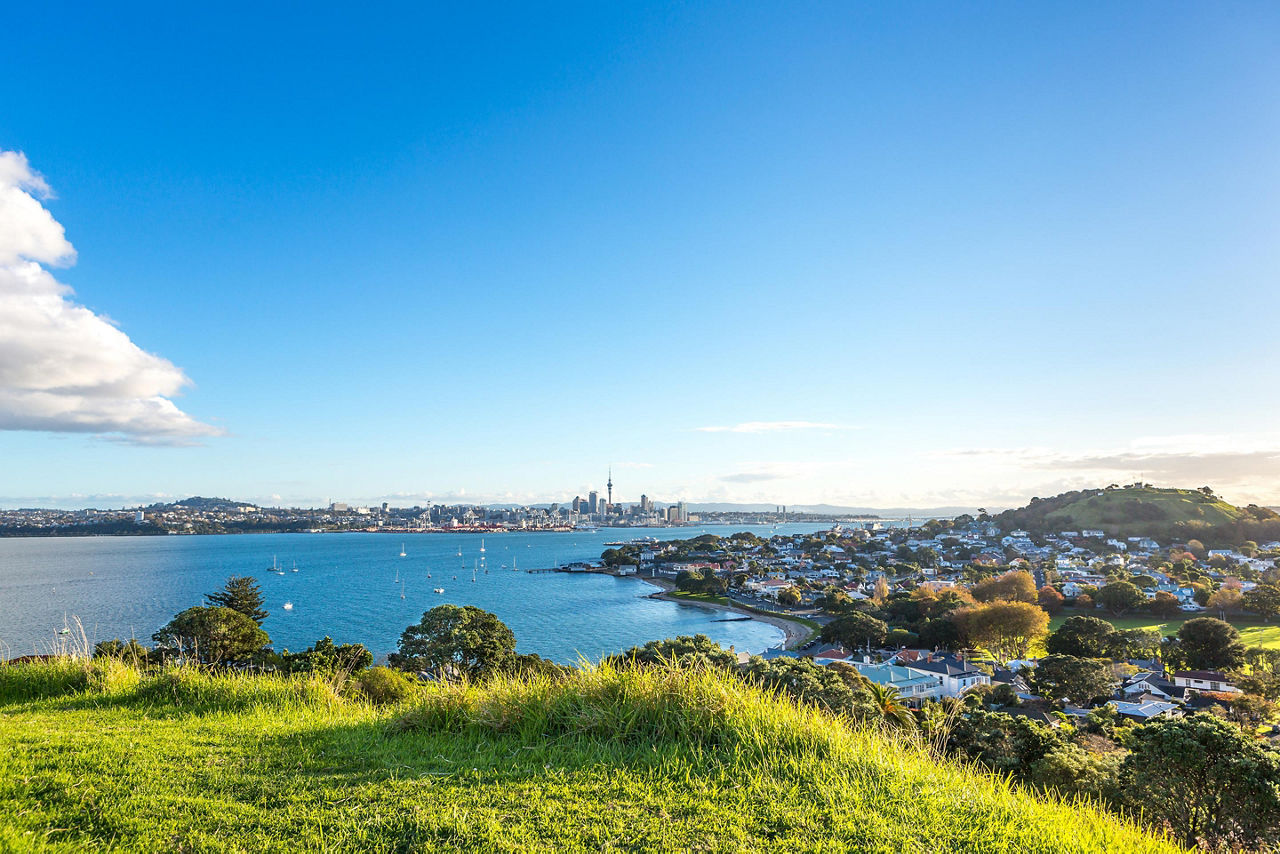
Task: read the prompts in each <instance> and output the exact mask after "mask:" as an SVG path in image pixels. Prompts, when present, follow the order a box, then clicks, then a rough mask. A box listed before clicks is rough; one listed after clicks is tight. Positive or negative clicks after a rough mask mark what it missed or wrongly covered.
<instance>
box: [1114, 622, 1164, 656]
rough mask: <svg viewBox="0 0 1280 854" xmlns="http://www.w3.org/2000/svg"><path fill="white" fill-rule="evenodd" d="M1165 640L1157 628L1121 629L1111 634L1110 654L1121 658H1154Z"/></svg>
mask: <svg viewBox="0 0 1280 854" xmlns="http://www.w3.org/2000/svg"><path fill="white" fill-rule="evenodd" d="M1163 640H1164V638H1163V637H1162V636H1161V634H1160V632H1159V630H1157V629H1121V630H1120V631H1118V632H1116V633H1115V634H1114V635H1112V636H1111V652H1110V656H1111V657H1112V658H1115V659H1120V660H1124V659H1128V658H1154V657H1155V656H1156V655H1157V654H1158V653H1159V652H1160V643H1161V641H1163Z"/></svg>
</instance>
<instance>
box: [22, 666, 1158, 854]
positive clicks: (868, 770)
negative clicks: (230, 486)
mask: <svg viewBox="0 0 1280 854" xmlns="http://www.w3.org/2000/svg"><path fill="white" fill-rule="evenodd" d="M126 670H127V668H111V669H105V670H103V671H101V672H99V671H97V670H94V671H86V670H85V668H84V666H83V665H77V664H75V663H67V664H61V665H31V666H16V667H9V668H4V667H0V744H3V745H4V746H5V749H4V750H3V751H0V851H8V850H15V851H26V850H48V851H95V850H123V851H158V850H170V851H174V850H176V851H255V852H256V851H350V850H369V851H388V852H390V851H436V850H446V851H450V850H456V851H512V852H515V851H557V852H559V851H588V850H589V851H602V850H603V851H609V850H625V851H672V850H699V851H788V852H790V851H819V850H820V851H860V852H861V851H866V852H897V851H932V852H1010V854H1012V852H1049V851H1079V852H1092V851H1117V852H1120V851H1123V852H1139V851H1173V850H1176V849H1174V848H1173V847H1171V846H1170V845H1168V844H1167V843H1165V842H1164V841H1163V840H1162V839H1159V838H1157V837H1154V836H1151V835H1149V834H1146V833H1144V832H1142V831H1140V830H1138V829H1136V828H1135V827H1133V826H1131V825H1128V824H1126V823H1124V822H1122V821H1120V820H1118V819H1116V818H1114V817H1110V816H1107V815H1104V814H1102V813H1099V812H1097V811H1095V810H1094V809H1092V808H1090V807H1088V806H1087V805H1067V804H1063V803H1060V802H1057V801H1054V800H1046V799H1040V798H1036V797H1032V796H1030V795H1028V794H1026V793H1024V792H1022V791H1021V790H1019V789H1018V788H1017V787H1015V786H1013V785H1011V784H1009V783H1008V782H1006V781H1004V780H1001V779H997V778H993V777H990V776H987V775H984V774H981V773H979V772H976V771H973V770H970V769H968V768H965V767H961V766H958V765H953V764H937V763H935V762H933V761H931V760H930V759H928V758H927V757H926V756H925V755H924V754H923V753H921V752H920V751H919V750H918V749H917V748H915V747H913V746H911V745H907V744H903V743H899V742H895V741H891V740H889V739H888V738H887V737H886V736H884V735H882V734H879V733H878V732H874V731H860V730H855V729H851V728H850V727H848V726H847V725H845V724H844V723H842V722H839V721H837V720H835V719H833V718H830V717H827V716H824V715H821V714H819V713H817V712H815V711H812V710H809V709H805V708H798V707H796V706H795V705H792V704H790V703H787V702H785V701H783V700H780V699H777V698H774V697H771V696H768V695H765V694H762V693H760V692H758V691H756V690H754V689H752V688H750V687H748V686H746V685H744V684H743V683H741V682H740V681H738V680H736V679H734V678H732V677H729V676H725V675H722V674H717V673H708V672H703V671H684V672H673V671H669V670H649V671H639V672H638V671H634V670H625V669H624V670H615V669H612V668H607V667H601V668H598V669H586V670H579V671H575V672H574V673H573V674H572V675H571V676H570V677H568V678H566V679H563V680H559V681H556V680H551V679H532V680H528V681H526V680H520V679H500V680H495V681H493V682H490V683H487V684H485V685H479V686H477V685H459V686H430V687H426V688H424V689H422V690H421V692H420V696H418V697H416V698H414V699H413V700H411V701H410V702H408V703H406V704H401V705H397V706H389V707H375V706H371V705H368V704H366V703H363V702H361V701H360V700H359V699H356V698H353V697H351V696H350V695H349V693H348V690H347V688H345V687H344V686H342V685H341V684H337V683H331V682H326V681H324V680H320V679H314V678H305V679H304V678H296V677H295V678H275V677H262V676H259V677H249V676H231V675H209V674H205V673H200V672H196V671H182V670H177V671H170V672H167V673H164V674H161V675H159V676H148V677H141V678H140V677H138V674H136V673H133V674H132V675H126V673H125V671H126ZM104 673H105V674H106V675H103V674H104ZM31 686H36V687H35V688H34V689H33V688H32V687H31Z"/></svg>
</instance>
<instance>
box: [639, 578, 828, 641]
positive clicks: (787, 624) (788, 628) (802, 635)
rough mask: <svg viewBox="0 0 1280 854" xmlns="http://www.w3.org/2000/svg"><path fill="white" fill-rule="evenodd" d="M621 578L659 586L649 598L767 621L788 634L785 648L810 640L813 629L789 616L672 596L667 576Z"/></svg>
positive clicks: (671, 584) (672, 585)
mask: <svg viewBox="0 0 1280 854" xmlns="http://www.w3.org/2000/svg"><path fill="white" fill-rule="evenodd" d="M618 577H621V578H635V579H636V580H638V581H643V582H644V583H645V584H651V585H653V586H654V587H657V588H658V592H657V593H650V594H649V596H648V598H649V599H658V600H660V601H662V602H674V603H676V604H677V605H688V606H691V607H697V608H711V609H712V610H715V611H728V612H730V613H732V614H741V615H742V616H744V617H750V618H751V619H753V620H758V621H759V622H761V623H766V624H768V625H770V626H774V627H775V628H779V629H782V632H783V634H784V635H785V636H786V637H785V639H784V640H783V642H782V646H783V648H784V649H794V648H795V647H796V646H798V645H799V644H801V643H803V642H804V641H806V640H808V639H809V638H810V637H811V636H812V634H813V631H812V630H811V629H810V628H809V627H808V626H806V625H805V624H804V623H801V622H798V621H796V620H792V619H788V618H787V617H776V616H773V615H765V614H760V613H758V612H756V611H748V610H747V609H746V608H740V607H738V606H737V605H722V604H720V603H718V602H690V601H689V600H687V599H681V598H679V597H678V596H672V595H671V592H672V591H673V590H675V589H676V586H675V584H673V583H671V582H670V581H667V580H666V579H665V578H641V577H640V576H638V575H636V576H618Z"/></svg>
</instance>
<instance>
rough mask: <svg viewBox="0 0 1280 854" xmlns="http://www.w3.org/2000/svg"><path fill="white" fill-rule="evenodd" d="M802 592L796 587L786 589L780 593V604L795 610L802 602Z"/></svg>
mask: <svg viewBox="0 0 1280 854" xmlns="http://www.w3.org/2000/svg"><path fill="white" fill-rule="evenodd" d="M801 601H802V600H801V598H800V591H799V590H797V589H795V588H794V587H784V588H782V589H781V590H779V591H778V604H779V605H786V606H787V607H788V608H794V607H795V606H796V605H799V604H800V602H801Z"/></svg>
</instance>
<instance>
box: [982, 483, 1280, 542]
mask: <svg viewBox="0 0 1280 854" xmlns="http://www.w3.org/2000/svg"><path fill="white" fill-rule="evenodd" d="M995 519H996V522H997V524H999V525H1000V527H1001V529H1003V530H1005V531H1010V530H1015V529H1019V528H1021V529H1025V530H1027V531H1031V532H1033V533H1051V532H1054V531H1065V530H1071V531H1078V530H1081V529H1090V530H1101V531H1105V532H1106V533H1107V535H1108V536H1121V537H1122V536H1150V537H1155V538H1157V539H1162V540H1180V541H1186V540H1189V539H1199V540H1202V541H1204V542H1205V543H1206V544H1213V543H1231V544H1237V543H1241V542H1244V541H1245V540H1255V541H1263V540H1272V539H1277V538H1280V515H1278V514H1276V512H1275V511H1273V510H1270V509H1268V508H1266V507H1258V506H1257V505H1253V504H1251V505H1249V506H1248V507H1237V506H1235V505H1233V504H1229V503H1228V502H1226V501H1223V500H1222V499H1221V498H1219V497H1218V496H1217V495H1214V494H1213V492H1212V490H1210V489H1209V488H1208V487H1204V488H1202V489H1166V488H1156V487H1152V486H1147V485H1141V486H1139V485H1134V486H1126V487H1110V488H1107V489H1086V490H1080V491H1077V492H1064V493H1063V494H1061V495H1055V496H1054V497H1052V498H1033V499H1031V503H1030V504H1028V505H1027V506H1026V507H1020V508H1018V509H1016V510H1006V511H1004V512H1003V513H1000V514H999V515H997V516H996V517H995Z"/></svg>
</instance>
